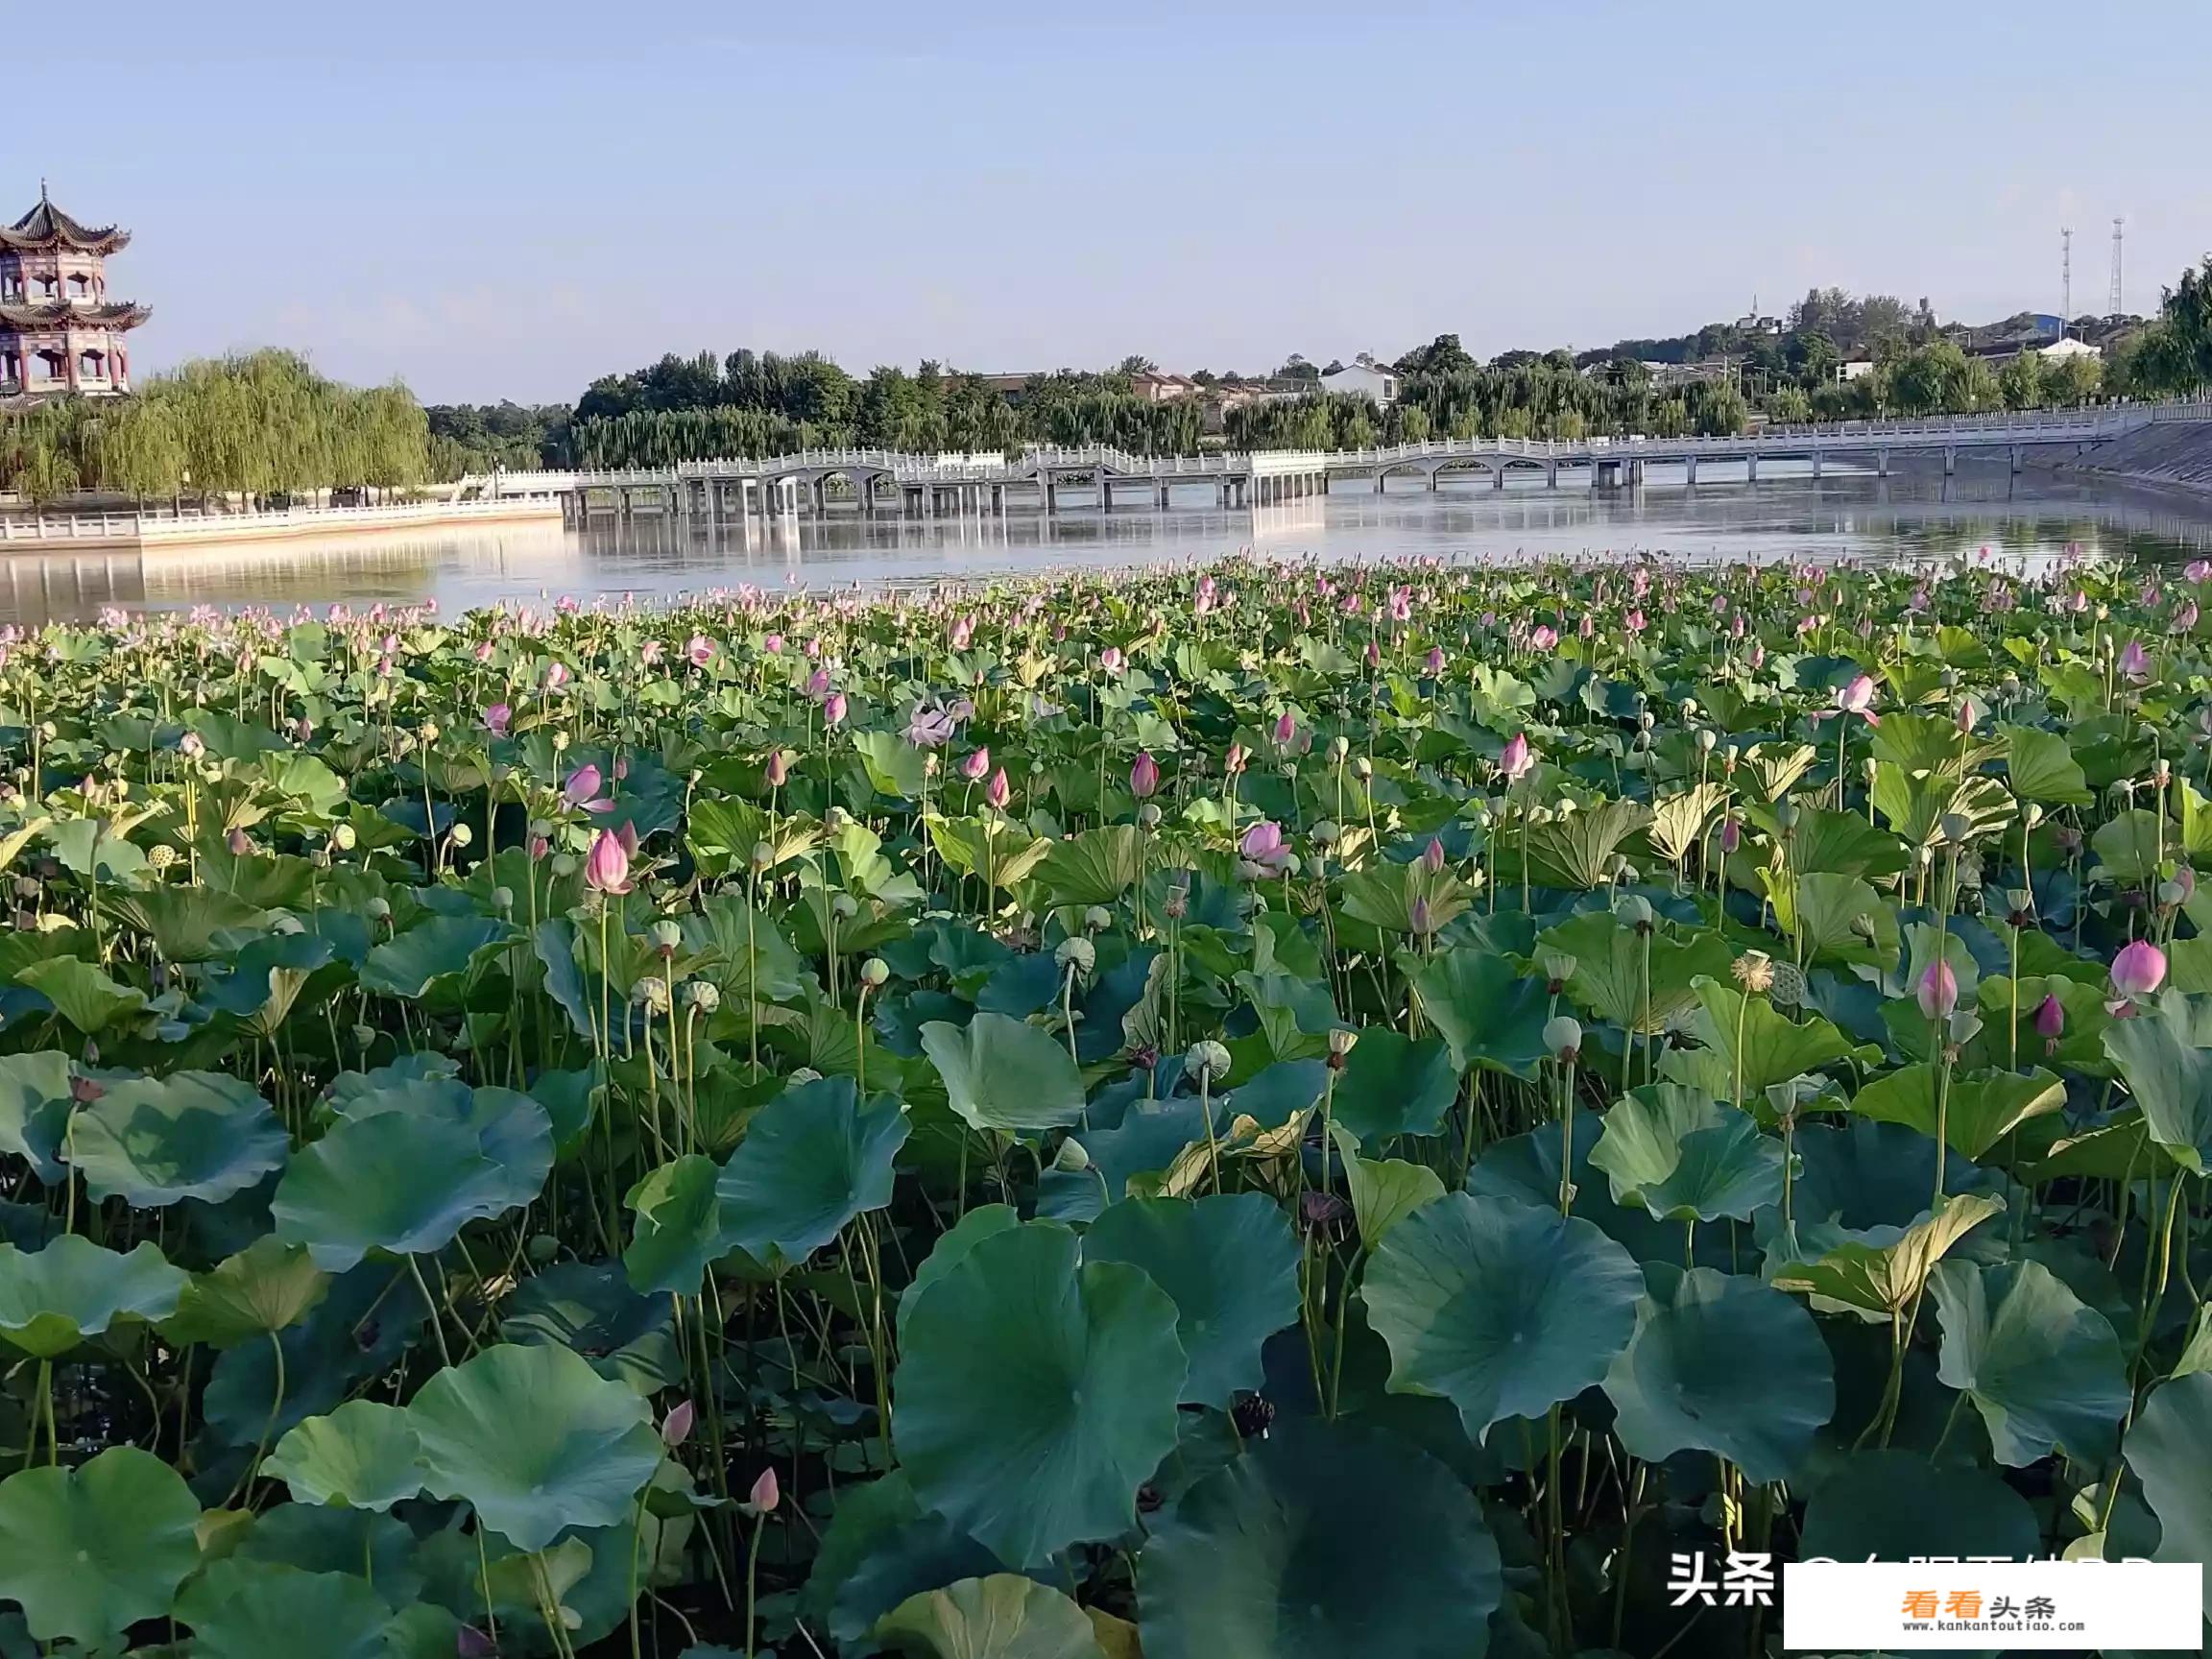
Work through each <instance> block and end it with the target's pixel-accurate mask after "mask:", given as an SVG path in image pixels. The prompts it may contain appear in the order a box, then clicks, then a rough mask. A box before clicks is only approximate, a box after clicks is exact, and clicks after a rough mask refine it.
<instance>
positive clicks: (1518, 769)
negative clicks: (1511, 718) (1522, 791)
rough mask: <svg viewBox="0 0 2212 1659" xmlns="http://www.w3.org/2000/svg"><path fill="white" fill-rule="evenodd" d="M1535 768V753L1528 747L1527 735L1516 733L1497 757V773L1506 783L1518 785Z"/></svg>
mask: <svg viewBox="0 0 2212 1659" xmlns="http://www.w3.org/2000/svg"><path fill="white" fill-rule="evenodd" d="M1535 768H1536V751H1535V750H1533V749H1531V748H1529V747H1528V733H1526V732H1517V733H1514V734H1513V741H1512V742H1510V743H1508V744H1506V745H1505V750H1504V753H1503V754H1502V755H1500V756H1499V757H1498V773H1499V776H1500V777H1502V778H1503V779H1504V780H1505V781H1506V782H1508V783H1518V782H1520V781H1521V780H1522V779H1524V778H1526V777H1527V776H1528V774H1529V773H1530V772H1532V771H1534V770H1535Z"/></svg>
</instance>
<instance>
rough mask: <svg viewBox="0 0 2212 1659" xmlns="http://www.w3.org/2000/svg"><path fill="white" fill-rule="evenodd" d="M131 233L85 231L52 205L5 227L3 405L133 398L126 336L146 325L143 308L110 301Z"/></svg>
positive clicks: (1, 231)
mask: <svg viewBox="0 0 2212 1659" xmlns="http://www.w3.org/2000/svg"><path fill="white" fill-rule="evenodd" d="M130 240H131V232H130V231H128V230H119V229H117V228H115V227H114V226H112V225H109V226H107V227H106V228H101V229H97V230H95V229H91V228H87V227H85V226H84V225H80V224H79V223H78V222H77V221H76V220H74V219H72V218H70V217H69V215H68V214H66V213H64V212H62V211H61V209H60V208H59V207H57V206H55V205H54V204H53V203H52V202H50V201H48V200H47V198H46V187H45V185H44V184H40V185H39V187H38V205H37V206H36V207H34V208H32V209H31V211H30V212H28V213H26V214H24V215H23V217H22V218H20V219H18V220H16V221H15V223H14V224H12V225H9V226H0V398H7V399H17V398H41V397H59V396H61V395H63V394H67V393H77V394H81V395H83V396H84V397H110V396H113V395H115V394H117V393H122V392H128V391H130V390H131V358H130V354H129V353H128V352H127V351H126V350H125V349H124V347H123V336H124V335H125V334H126V333H128V332H129V331H130V330H131V329H132V328H135V327H137V326H138V325H139V324H141V323H143V322H145V321H146V317H147V310H146V307H145V306H143V305H133V304H131V303H129V302H127V301H110V300H109V299H108V272H107V264H108V254H110V253H113V252H116V251H117V250H118V249H120V248H122V247H124V246H125V245H126V244H127V243H129V241H130Z"/></svg>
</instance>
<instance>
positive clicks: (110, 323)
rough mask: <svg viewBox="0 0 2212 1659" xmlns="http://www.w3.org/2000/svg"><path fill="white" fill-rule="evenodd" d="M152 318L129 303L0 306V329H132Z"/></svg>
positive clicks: (141, 307)
mask: <svg viewBox="0 0 2212 1659" xmlns="http://www.w3.org/2000/svg"><path fill="white" fill-rule="evenodd" d="M152 314H153V313H152V312H151V311H150V310H149V309H148V308H147V307H146V306H144V305H133V304H132V303H130V302H129V301H122V302H119V303H115V304H108V305H76V304H71V303H70V302H68V301H49V302H48V303H46V304H43V305H0V328H22V329H31V328H36V329H41V330H44V329H53V328H135V327H137V326H138V325H139V324H141V323H143V322H145V321H146V319H147V318H148V317H149V316H151V315H152Z"/></svg>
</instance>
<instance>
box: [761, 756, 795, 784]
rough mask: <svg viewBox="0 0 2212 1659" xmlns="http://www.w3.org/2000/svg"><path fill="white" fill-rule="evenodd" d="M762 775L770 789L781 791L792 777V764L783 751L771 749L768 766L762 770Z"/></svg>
mask: <svg viewBox="0 0 2212 1659" xmlns="http://www.w3.org/2000/svg"><path fill="white" fill-rule="evenodd" d="M760 775H761V776H762V777H763V778H765V779H767V781H768V787H769V788H771V789H781V788H782V787H783V784H784V782H785V781H787V780H788V779H789V778H790V776H791V762H790V760H789V759H788V758H787V757H785V755H784V753H783V751H782V750H781V749H771V750H769V751H768V764H767V765H765V766H764V767H762V768H761V772H760Z"/></svg>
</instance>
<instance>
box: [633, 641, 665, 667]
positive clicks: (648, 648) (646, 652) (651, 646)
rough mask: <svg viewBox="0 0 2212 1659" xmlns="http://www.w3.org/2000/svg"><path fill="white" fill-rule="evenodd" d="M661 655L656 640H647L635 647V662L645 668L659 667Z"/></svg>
mask: <svg viewBox="0 0 2212 1659" xmlns="http://www.w3.org/2000/svg"><path fill="white" fill-rule="evenodd" d="M661 655H662V650H661V641H660V640H658V639H648V640H646V641H645V643H644V644H642V645H640V646H638V647H637V661H639V662H640V663H641V664H643V665H644V666H645V667H647V668H658V667H660V666H661Z"/></svg>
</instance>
